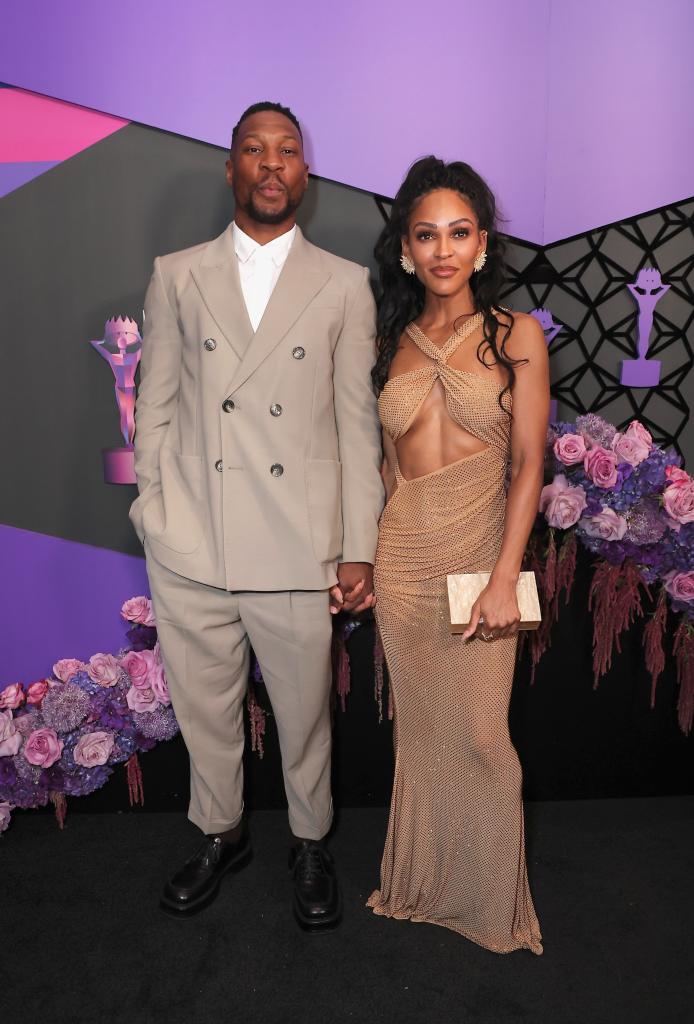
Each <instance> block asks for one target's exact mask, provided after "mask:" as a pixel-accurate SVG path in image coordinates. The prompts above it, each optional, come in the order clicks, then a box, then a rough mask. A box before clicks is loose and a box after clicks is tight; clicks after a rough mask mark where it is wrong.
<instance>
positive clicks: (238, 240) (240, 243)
mask: <svg viewBox="0 0 694 1024" xmlns="http://www.w3.org/2000/svg"><path fill="white" fill-rule="evenodd" d="M232 235H233V238H234V249H235V250H236V255H237V257H238V259H239V262H240V263H247V262H248V261H249V260H250V259H252V258H253V257H254V256H255V255H256V253H258V252H259V251H260V252H262V254H263V256H269V257H270V258H271V259H272V262H273V263H274V264H275V266H276V267H280V266H282V264H283V263H284V261H285V260H286V258H287V255H288V254H289V250H290V249H291V247H292V243H293V241H294V237H295V235H296V224H295V225H294V227H292V228H290V229H289V231H285V232H284V234H283V235H279V236H278V237H277V238H273V240H272V241H271V242H267V243H266V244H265V245H260V243H259V242H256V241H255V239H254V238H251V237H250V235H247V234H246V232H245V231H242V230H241V228H240V227H239V226H238V224H237V223H236V221H234V223H233V226H232Z"/></svg>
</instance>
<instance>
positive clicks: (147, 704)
mask: <svg viewBox="0 0 694 1024" xmlns="http://www.w3.org/2000/svg"><path fill="white" fill-rule="evenodd" d="M125 699H126V700H127V702H128V707H129V708H130V710H131V711H139V712H140V714H142V713H143V712H147V711H155V710H156V707H157V698H156V697H155V696H154V691H153V690H151V689H149V687H148V688H147V689H146V690H139V689H138V688H137V687H136V686H131V687H130V689H129V690H128V692H127V694H126V697H125Z"/></svg>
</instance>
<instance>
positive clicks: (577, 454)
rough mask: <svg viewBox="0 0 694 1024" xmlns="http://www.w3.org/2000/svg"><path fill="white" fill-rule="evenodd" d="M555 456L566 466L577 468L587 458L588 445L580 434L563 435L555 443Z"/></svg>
mask: <svg viewBox="0 0 694 1024" xmlns="http://www.w3.org/2000/svg"><path fill="white" fill-rule="evenodd" d="M554 454H555V455H556V457H557V458H558V459H559V461H560V462H563V463H564V465H565V466H575V465H577V464H578V463H579V462H583V459H584V458H585V454H586V443H585V441H584V440H583V438H582V436H581V435H580V434H563V435H562V436H561V437H558V438H557V439H556V441H555V442H554Z"/></svg>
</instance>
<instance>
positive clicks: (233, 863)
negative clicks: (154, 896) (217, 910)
mask: <svg viewBox="0 0 694 1024" xmlns="http://www.w3.org/2000/svg"><path fill="white" fill-rule="evenodd" d="M252 856H253V850H252V849H251V847H250V846H248V847H246V849H245V850H242V851H241V852H240V853H238V854H237V855H236V857H234V859H233V860H230V861H229V863H228V864H227V865H226V867H225V868H224V870H223V871H221V872H220V873H219V875H218V876H217V881H216V883H215V885H214V886H213V887H212V888H211V889H210V890H209V892H206V893H205V895H204V896H198V898H197V899H195V900H191V901H190V903H186V904H185V905H183V906H181V905H180V904H179V903H174V902H173V901H171V902H170V901H168V900H167V899H166V897H165V896H162V898H161V899H160V900H159V909H160V910H163V911H164V913H165V914H166V915H167V916H168V917H178V918H185V917H194V916H195V914H197V913H199V912H200V911H201V910H204V909H205V908H206V907H208V906H209V905H210V903H212V902H213V901H214V900H215V899H216V897H217V894H218V892H219V887H220V885H221V884H222V879H223V878H224V877H225V876H226V875H228V874H229V872H231V871H239V870H240V869H241V868H244V867H245V866H246V864H248V862H249V861H250V860H251V858H252Z"/></svg>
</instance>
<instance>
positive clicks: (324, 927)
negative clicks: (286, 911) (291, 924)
mask: <svg viewBox="0 0 694 1024" xmlns="http://www.w3.org/2000/svg"><path fill="white" fill-rule="evenodd" d="M292 909H293V911H294V920H295V921H296V923H297V924H298V925H299V928H301V930H302V931H304V932H329V931H331V929H333V928H337V926H338V925H339V924H340V921H341V920H342V894H341V893H339V894H338V902H337V909H336V910H335V911H334V912H333V913H332V914H330V915H327V914H326V915H325V916H324V917H321V918H318V919H316V918H314V917H306V916H305V915H304V914H302V913H301V910H300V909H299V907H298V905H297V903H296V901H294V903H293V905H292Z"/></svg>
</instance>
